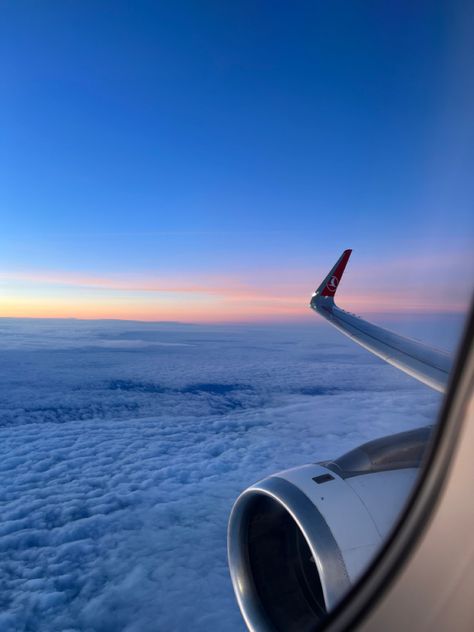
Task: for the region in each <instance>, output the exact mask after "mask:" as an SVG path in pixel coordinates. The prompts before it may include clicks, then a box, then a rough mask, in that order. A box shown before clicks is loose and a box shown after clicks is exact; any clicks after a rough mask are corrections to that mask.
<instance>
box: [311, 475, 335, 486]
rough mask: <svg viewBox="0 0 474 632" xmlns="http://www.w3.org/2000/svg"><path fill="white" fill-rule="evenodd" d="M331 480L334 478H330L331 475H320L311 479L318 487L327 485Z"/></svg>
mask: <svg viewBox="0 0 474 632" xmlns="http://www.w3.org/2000/svg"><path fill="white" fill-rule="evenodd" d="M333 480H334V476H332V475H331V474H320V475H319V476H315V477H314V478H313V481H314V482H315V483H317V484H318V485H321V484H322V483H327V482H329V481H333Z"/></svg>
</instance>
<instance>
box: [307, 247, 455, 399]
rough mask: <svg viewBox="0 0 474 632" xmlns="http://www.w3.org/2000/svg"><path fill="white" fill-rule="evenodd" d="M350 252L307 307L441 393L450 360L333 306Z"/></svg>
mask: <svg viewBox="0 0 474 632" xmlns="http://www.w3.org/2000/svg"><path fill="white" fill-rule="evenodd" d="M351 252H352V250H345V251H344V252H343V253H342V255H341V257H340V258H339V260H338V261H337V263H336V265H335V266H334V267H333V268H332V270H331V271H330V272H329V274H328V275H327V277H326V278H325V279H324V281H323V282H322V283H321V285H320V286H319V287H318V289H317V290H316V291H315V293H314V294H313V296H312V298H311V303H310V307H311V308H312V309H314V311H315V312H318V314H321V316H323V317H324V318H325V319H326V320H327V321H329V322H330V323H331V325H334V327H336V328H337V329H339V331H341V332H342V333H344V334H345V335H346V336H349V338H351V339H352V340H354V341H355V342H357V343H358V344H360V345H361V346H362V347H365V348H366V349H368V350H369V351H371V352H372V353H374V354H375V355H377V356H379V357H380V358H382V359H383V360H385V361H386V362H389V363H390V364H393V366H396V367H397V368H398V369H401V370H402V371H404V372H405V373H408V374H409V375H411V376H412V377H414V378H416V379H418V380H420V381H421V382H424V383H425V384H427V385H428V386H431V388H434V389H435V390H437V391H441V392H444V391H445V390H446V387H447V383H448V376H449V372H450V369H451V365H452V358H451V356H450V355H449V354H448V353H446V352H444V351H440V350H438V349H434V348H433V347H429V346H428V345H425V344H423V343H422V342H419V341H417V340H413V339H411V338H405V337H404V336H399V335H398V334H395V333H393V332H392V331H388V330H387V329H384V328H382V327H378V326H377V325H373V324H372V323H369V322H368V321H366V320H364V319H363V318H360V317H359V316H356V315H355V314H351V313H349V312H346V311H345V310H343V309H341V308H340V307H338V306H337V305H336V303H335V302H334V296H335V294H336V290H337V288H338V287H339V283H340V281H341V278H342V275H343V273H344V270H345V267H346V265H347V262H348V261H349V257H350V256H351Z"/></svg>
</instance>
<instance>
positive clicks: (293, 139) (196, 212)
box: [0, 0, 474, 321]
mask: <svg viewBox="0 0 474 632" xmlns="http://www.w3.org/2000/svg"><path fill="white" fill-rule="evenodd" d="M0 17H1V19H0V64H1V67H0V72H1V81H2V98H1V100H0V120H1V128H2V135H1V136H2V139H1V143H0V212H1V217H2V222H1V227H2V230H1V231H0V316H48V317H51V316H71V317H92V318H98V317H113V318H137V319H147V320H162V319H166V320H168V319H173V320H174V319H179V320H186V321H219V320H236V321H240V320H247V321H248V320H250V321H251V320H267V319H277V320H285V319H295V318H298V319H299V318H303V317H308V318H311V317H313V316H312V314H310V313H309V310H308V309H307V307H306V305H307V302H308V298H309V296H310V294H311V292H312V290H313V289H314V287H315V286H316V285H318V284H319V281H320V277H321V276H323V275H324V274H325V273H326V271H327V269H328V268H330V267H331V265H332V264H333V262H334V261H335V260H336V259H337V257H338V256H339V254H340V252H341V251H342V250H343V249H344V248H346V247H351V248H353V249H354V254H353V260H352V261H351V264H350V266H349V268H348V270H347V272H346V276H347V277H348V278H347V279H346V280H345V283H344V284H343V285H341V294H342V297H341V304H344V303H345V302H346V301H347V305H348V306H349V307H352V308H354V309H358V310H359V311H362V312H370V311H403V310H411V311H422V312H426V311H456V310H461V309H464V308H465V307H466V305H467V302H468V298H469V293H470V291H471V288H472V270H473V268H474V258H473V245H474V212H473V199H474V196H473V193H474V184H473V183H474V178H473V177H472V174H473V172H474V159H473V147H474V142H473V141H474V122H473V120H474V119H473V115H472V112H473V111H474V81H473V73H472V59H473V58H474V9H473V5H472V3H470V2H437V1H429V2H428V1H426V2H411V1H410V2H386V3H384V2H352V3H348V2H339V1H334V2H322V1H321V2H315V1H314V0H313V1H311V2H298V3H292V2H279V1H267V2H259V1H256V0H252V1H250V0H249V1H239V2H220V1H217V0H216V1H205V2H185V1H184V2H181V3H177V2H171V1H169V2H155V1H152V0H150V1H145V0H137V1H135V2H121V1H117V0H115V1H114V2H97V1H84V0H81V1H79V0H78V1H68V2H64V1H59V0H58V1H46V2H41V3H38V2H33V1H30V2H28V1H25V2H16V1H11V2H3V3H2V7H1V8H0ZM349 277H350V279H349Z"/></svg>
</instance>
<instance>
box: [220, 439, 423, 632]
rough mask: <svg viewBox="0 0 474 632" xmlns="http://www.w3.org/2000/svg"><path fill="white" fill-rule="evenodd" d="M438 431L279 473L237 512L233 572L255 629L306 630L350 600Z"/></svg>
mask: <svg viewBox="0 0 474 632" xmlns="http://www.w3.org/2000/svg"><path fill="white" fill-rule="evenodd" d="M429 434H430V429H429V428H423V429H419V430H416V431H411V432H405V433H400V434H398V435H392V436H390V437H385V438H382V439H378V440H376V441H372V442H370V443H367V444H365V445H363V446H360V447H359V448H357V449H356V450H353V451H351V452H349V453H347V454H346V455H344V456H342V457H340V458H339V459H337V460H335V461H331V462H325V463H318V464H308V465H304V466H302V467H298V468H295V469H291V470H286V471H283V472H280V473H278V474H275V475H272V476H270V477H268V478H265V479H264V480H262V481H260V482H258V483H255V484H254V485H252V486H251V487H249V488H248V489H246V490H245V491H244V492H243V493H242V494H241V495H240V496H239V498H238V499H237V501H236V502H235V504H234V507H233V509H232V512H231V516H230V520H229V530H228V554H229V567H230V572H231V577H232V583H233V586H234V591H235V594H236V597H237V601H238V603H239V606H240V609H241V612H242V615H243V617H244V619H245V622H246V624H247V626H248V628H249V629H250V630H255V631H257V630H258V631H259V632H260V631H270V630H272V631H275V630H282V631H285V632H291V631H293V630H294V631H295V632H296V631H298V632H305V631H309V630H314V628H315V626H316V625H317V624H318V622H319V621H321V619H322V618H323V617H324V615H325V614H326V613H327V612H328V611H329V610H331V609H332V608H333V607H334V606H335V605H336V604H337V602H338V601H339V600H340V599H341V598H342V597H343V596H344V595H345V594H346V592H347V591H348V589H349V588H350V587H351V585H352V584H353V583H354V582H355V581H356V580H357V578H358V577H359V576H360V575H361V573H362V572H363V571H364V570H365V569H366V568H367V565H368V564H369V563H370V561H371V560H372V559H373V557H374V555H375V554H376V552H377V551H378V550H379V548H380V545H381V544H382V542H383V541H384V539H385V538H386V536H387V535H388V533H389V532H390V530H391V528H392V527H393V525H394V523H395V521H396V519H397V516H398V515H399V513H400V511H401V509H402V508H403V505H404V504H405V502H406V499H407V497H408V495H409V493H410V490H411V489H412V487H413V483H414V481H415V479H416V476H417V473H418V469H419V465H420V462H421V459H422V458H423V454H424V452H425V449H426V445H427V442H428V439H429Z"/></svg>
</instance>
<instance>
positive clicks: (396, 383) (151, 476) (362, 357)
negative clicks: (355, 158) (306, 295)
mask: <svg viewBox="0 0 474 632" xmlns="http://www.w3.org/2000/svg"><path fill="white" fill-rule="evenodd" d="M0 327H1V328H3V330H4V332H5V328H9V331H10V336H9V341H8V339H7V343H6V344H5V343H4V350H3V352H2V354H3V356H4V362H3V363H2V368H1V369H0V378H1V380H2V383H3V384H4V389H3V392H2V394H1V402H0V405H1V409H2V410H1V414H0V421H1V423H2V424H3V428H1V430H0V431H1V433H2V436H1V439H2V440H1V442H0V469H1V470H2V481H3V483H2V486H1V488H0V501H1V503H2V507H3V509H2V523H1V524H0V565H1V568H2V579H1V580H0V582H1V585H0V595H1V597H0V599H1V600H2V603H1V604H0V605H1V606H2V610H3V614H2V615H0V629H1V630H2V631H5V632H7V631H8V630H12V631H13V630H14V631H15V632H17V631H18V630H26V629H28V630H46V629H47V630H48V631H54V630H71V631H72V630H88V631H92V630H94V631H95V630H101V631H107V630H111V631H112V630H113V631H114V632H115V631H116V630H124V631H128V632H131V631H137V632H138V631H145V632H146V631H148V630H149V631H151V630H153V631H155V630H163V631H166V632H168V631H170V630H188V629H189V628H190V626H191V625H192V627H193V630H196V631H198V632H199V631H200V630H202V631H208V630H220V631H224V632H225V631H226V630H229V631H231V630H232V631H235V630H243V629H244V626H243V624H242V622H241V618H240V614H239V612H238V609H237V606H236V604H235V601H234V597H233V593H232V588H231V584H230V579H229V575H228V570H227V560H226V525H227V519H228V514H229V511H230V508H231V506H232V502H233V501H234V499H235V498H236V496H237V495H238V493H239V492H240V491H242V490H243V489H244V487H246V486H247V485H249V484H250V483H252V482H254V481H255V480H257V479H259V478H262V477H263V476H265V475H267V474H270V473H271V472H274V471H277V470H279V469H283V468H287V467H291V466H294V465H298V464H303V463H305V462H308V461H317V460H322V459H326V458H329V457H336V456H338V455H339V454H341V453H342V452H344V451H346V450H348V449H350V448H352V447H354V446H356V445H358V444H359V443H361V442H362V441H366V440H368V439H370V438H372V437H375V436H381V435H384V434H388V433H390V432H395V431H398V430H403V429H408V428H414V427H418V426H420V425H426V424H427V423H430V422H432V421H433V419H434V416H435V414H436V410H437V406H438V403H439V396H438V395H436V394H435V393H433V392H431V391H430V390H429V389H427V388H424V387H423V386H421V385H418V384H417V383H415V382H414V381H412V380H410V379H409V378H407V377H405V376H403V375H402V374H400V373H398V372H397V371H396V370H394V369H392V368H391V367H389V366H386V365H384V364H382V363H381V362H379V361H378V360H377V359H374V358H372V357H371V356H370V355H368V354H366V353H365V352H364V351H362V350H359V349H358V348H356V347H353V346H351V344H350V342H348V341H346V340H345V339H344V338H342V337H340V336H338V334H337V333H336V332H332V331H331V330H328V329H327V328H325V327H322V328H316V327H292V328H289V327H280V328H277V327H272V328H267V329H264V328H257V327H250V326H248V327H240V328H237V327H219V328H214V329H212V328H204V327H192V326H190V327H186V326H178V325H143V324H137V323H96V324H94V323H81V322H74V321H71V322H67V323H63V324H62V325H58V324H57V323H56V324H51V323H47V322H46V323H40V324H39V323H37V322H31V323H29V324H28V323H27V322H26V321H19V322H16V323H15V322H14V321H9V323H5V322H3V323H1V324H0ZM4 340H5V337H4ZM107 341H109V342H110V341H113V345H112V348H109V347H108V342H107ZM117 341H119V344H118V345H116V342H117ZM157 342H158V343H160V344H156V343H157ZM122 343H123V344H125V345H126V347H125V348H122V346H121V345H122ZM163 343H166V344H163ZM181 345H182V346H181Z"/></svg>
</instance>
